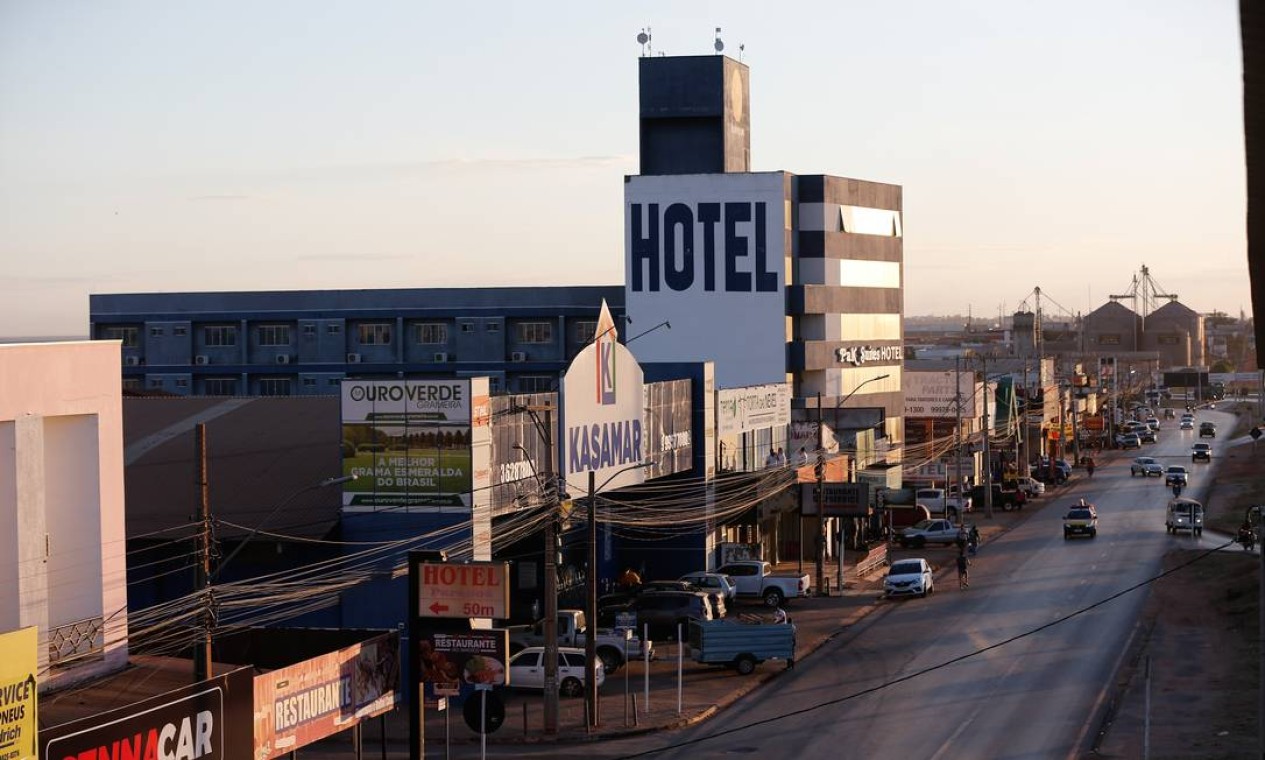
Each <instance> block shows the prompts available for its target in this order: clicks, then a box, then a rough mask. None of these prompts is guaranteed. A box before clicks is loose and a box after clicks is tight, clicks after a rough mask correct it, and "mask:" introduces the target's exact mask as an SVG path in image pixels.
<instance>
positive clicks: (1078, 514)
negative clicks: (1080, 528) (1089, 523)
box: [1067, 509, 1092, 520]
mask: <svg viewBox="0 0 1265 760" xmlns="http://www.w3.org/2000/svg"><path fill="white" fill-rule="evenodd" d="M1091 516H1092V514H1091V513H1090V511H1089V510H1088V509H1073V510H1072V511H1070V512H1068V513H1067V519H1069V520H1088V519H1089V518H1090V517H1091Z"/></svg>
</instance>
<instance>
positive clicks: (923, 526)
mask: <svg viewBox="0 0 1265 760" xmlns="http://www.w3.org/2000/svg"><path fill="white" fill-rule="evenodd" d="M931 526H932V522H931V521H930V520H919V521H918V522H916V523H914V525H913V528H914V530H927V529H928V528H930V527H931Z"/></svg>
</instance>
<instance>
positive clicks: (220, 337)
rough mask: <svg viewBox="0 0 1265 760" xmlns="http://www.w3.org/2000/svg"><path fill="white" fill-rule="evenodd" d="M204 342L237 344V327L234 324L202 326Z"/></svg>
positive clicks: (207, 343)
mask: <svg viewBox="0 0 1265 760" xmlns="http://www.w3.org/2000/svg"><path fill="white" fill-rule="evenodd" d="M202 342H203V343H205V344H206V346H207V347H208V348H210V347H212V346H236V345H237V328H236V327H234V326H233V325H213V326H210V327H204V328H202Z"/></svg>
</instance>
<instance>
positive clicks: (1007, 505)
mask: <svg viewBox="0 0 1265 760" xmlns="http://www.w3.org/2000/svg"><path fill="white" fill-rule="evenodd" d="M1014 508H1015V505H1014V504H1011V503H1010V502H1006V503H1005V504H1002V505H1001V511H1003V512H1009V511H1010V510H1012V509H1014Z"/></svg>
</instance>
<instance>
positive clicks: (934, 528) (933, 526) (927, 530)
mask: <svg viewBox="0 0 1265 760" xmlns="http://www.w3.org/2000/svg"><path fill="white" fill-rule="evenodd" d="M957 539H958V526H956V525H954V524H953V521H952V520H944V519H937V520H923V521H922V522H920V523H918V524H916V525H911V526H909V527H908V528H905V529H904V530H902V531H901V532H900V537H899V540H900V545H901V546H912V547H914V548H915V549H917V548H920V547H922V546H925V545H927V544H951V543H954V542H955V541H957Z"/></svg>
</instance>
